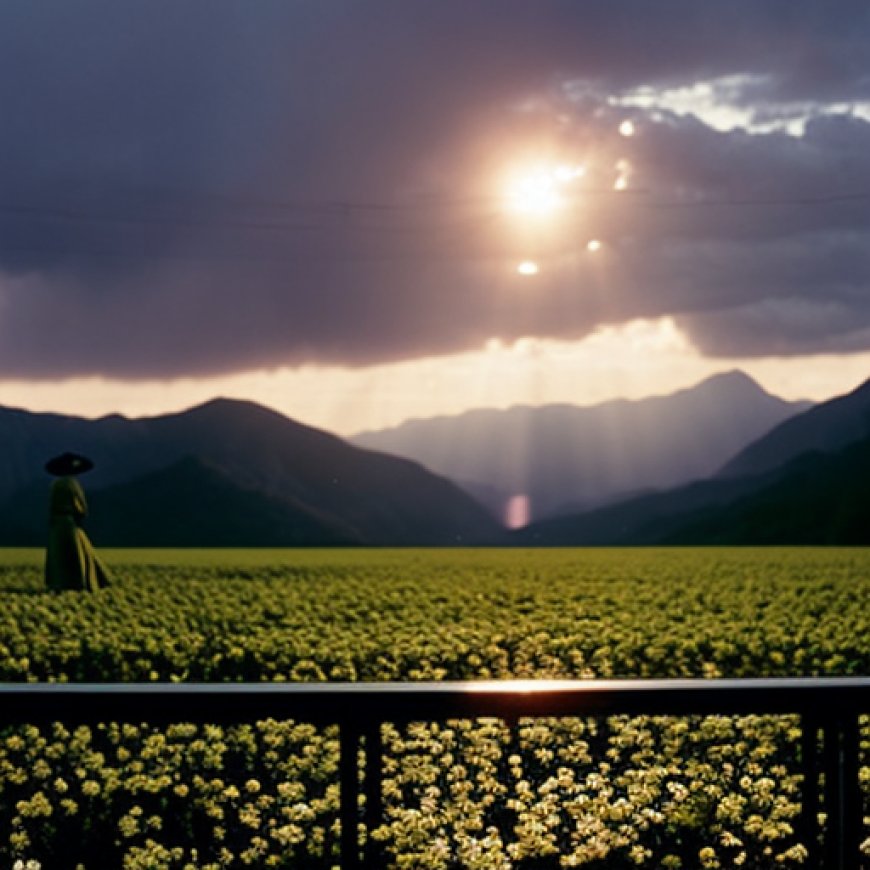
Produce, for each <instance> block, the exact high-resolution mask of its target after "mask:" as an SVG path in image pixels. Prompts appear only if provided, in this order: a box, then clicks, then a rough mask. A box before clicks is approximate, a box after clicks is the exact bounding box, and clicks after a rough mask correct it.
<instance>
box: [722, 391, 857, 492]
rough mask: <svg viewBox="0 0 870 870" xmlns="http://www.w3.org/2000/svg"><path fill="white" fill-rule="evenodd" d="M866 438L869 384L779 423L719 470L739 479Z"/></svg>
mask: <svg viewBox="0 0 870 870" xmlns="http://www.w3.org/2000/svg"><path fill="white" fill-rule="evenodd" d="M868 435H870V381H866V382H865V383H863V384H862V385H861V386H860V387H858V388H857V389H856V390H853V391H852V392H851V393H848V394H847V395H845V396H839V397H837V398H835V399H831V400H830V401H827V402H823V403H822V404H820V405H816V406H815V407H813V408H810V409H809V410H808V411H804V412H803V413H801V414H798V415H796V416H794V417H792V418H791V419H789V420H786V421H784V422H783V423H780V424H779V425H778V426H776V427H775V428H774V429H772V430H771V431H770V432H768V433H767V434H766V435H763V436H762V437H761V438H759V439H758V440H756V441H754V442H753V443H752V444H749V445H747V446H746V447H745V448H744V449H743V450H741V451H740V453H738V454H737V455H736V456H735V457H733V458H732V459H731V461H730V462H728V463H727V464H726V465H725V466H724V467H723V468H722V469H721V471H720V475H721V476H723V477H742V476H745V475H750V474H758V473H760V472H764V471H769V470H770V469H772V468H776V467H777V466H778V465H782V464H783V463H784V462H788V460H790V459H794V458H795V457H797V456H800V455H801V454H802V453H807V452H809V451H812V450H820V451H822V452H831V451H835V450H839V449H840V448H841V447H844V446H846V445H847V444H849V443H851V442H853V441H858V440H860V439H862V438H864V437H866V436H868Z"/></svg>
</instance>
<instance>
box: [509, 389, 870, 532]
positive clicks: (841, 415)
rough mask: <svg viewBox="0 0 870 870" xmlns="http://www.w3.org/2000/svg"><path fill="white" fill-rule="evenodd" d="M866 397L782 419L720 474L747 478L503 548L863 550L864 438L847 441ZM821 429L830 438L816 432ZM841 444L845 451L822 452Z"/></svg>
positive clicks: (550, 526) (581, 520)
mask: <svg viewBox="0 0 870 870" xmlns="http://www.w3.org/2000/svg"><path fill="white" fill-rule="evenodd" d="M868 392H870V391H868V389H867V385H865V386H864V387H862V388H860V389H859V390H856V391H855V392H853V393H851V394H849V395H848V396H845V397H841V398H836V399H832V400H831V401H830V402H825V403H824V404H822V405H819V406H818V407H817V408H814V409H813V410H811V411H808V412H806V413H805V414H802V415H800V416H799V417H797V418H794V419H793V420H791V421H788V422H787V423H785V424H783V425H782V426H780V427H777V429H776V430H774V432H772V433H771V436H770V437H769V438H764V439H762V440H761V441H759V442H758V444H757V445H754V446H753V448H752V449H751V450H749V451H746V453H745V455H744V454H741V456H740V457H737V460H735V461H734V462H733V463H729V466H728V468H729V469H734V468H736V467H738V465H739V464H740V463H743V467H750V468H754V469H757V470H756V471H755V473H752V474H743V475H742V476H736V475H735V474H720V475H718V476H716V477H713V478H710V479H707V480H700V481H695V482H694V483H691V484H689V485H686V486H683V487H677V488H675V489H673V490H667V491H664V492H658V493H651V494H648V495H644V496H640V497H637V498H632V499H627V500H625V501H622V502H619V503H617V504H614V505H610V506H608V507H605V508H602V509H599V510H595V511H588V512H584V513H577V514H574V515H571V516H563V517H558V518H554V519H552V520H548V521H544V522H540V523H535V524H533V525H530V526H528V527H526V528H525V529H521V530H518V531H516V532H514V533H513V534H512V535H511V540H512V542H514V543H517V544H529V545H546V546H576V545H584V544H585V545H590V544H596V545H617V544H843V545H845V544H864V543H870V490H868V489H867V487H866V479H867V472H868V471H870V436H866V437H864V438H859V439H856V438H854V437H850V436H854V434H855V433H856V432H858V431H860V429H861V426H862V420H863V419H864V417H863V414H864V409H865V408H866V407H868V403H870V396H868ZM826 423H827V424H830V426H831V430H832V431H830V432H827V431H825V424H826ZM813 439H815V440H816V442H817V443H819V444H822V445H824V446H825V447H826V448H829V449H828V450H822V449H815V450H810V451H808V452H803V453H801V454H800V455H799V456H796V457H795V456H794V455H793V453H792V451H793V450H794V449H795V445H796V444H799V443H807V442H808V441H809V442H811V441H812V440H813ZM846 439H848V441H850V442H851V443H847V446H845V447H840V448H839V449H830V448H831V445H834V444H836V443H837V442H838V441H843V440H846ZM777 446H778V447H780V448H781V449H782V450H783V451H784V460H783V462H781V463H775V461H774V448H775V447H777ZM738 460H739V462H738ZM749 460H753V461H749Z"/></svg>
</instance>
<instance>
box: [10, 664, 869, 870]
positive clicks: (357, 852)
mask: <svg viewBox="0 0 870 870" xmlns="http://www.w3.org/2000/svg"><path fill="white" fill-rule="evenodd" d="M868 712H870V678H867V677H844V678H785V679H740V680H693V679H687V680H504V681H494V682H449V683H448V682H445V683H207V684H206V683H88V684H85V683H75V684H70V683H20V684H19V683H7V684H0V724H15V723H34V724H38V723H42V722H49V721H54V720H62V721H64V722H69V721H76V722H88V723H91V722H104V721H137V722H138V721H147V722H152V723H155V724H160V723H168V722H181V721H184V722H197V723H205V722H214V723H223V724H229V723H241V722H246V721H254V720H256V719H265V718H269V717H271V718H278V719H300V720H303V721H308V722H312V723H317V724H337V725H338V726H339V729H340V735H341V761H340V786H341V808H340V813H341V836H342V842H341V862H342V868H344V870H355V868H361V867H365V868H375V867H380V866H381V864H380V862H379V859H378V856H377V854H376V845H375V844H374V843H373V841H372V840H371V839H370V838H366V842H365V844H361V842H360V839H359V836H358V814H359V799H358V798H359V783H360V781H361V776H360V774H361V771H360V769H359V750H360V749H361V748H362V749H364V752H365V755H364V758H365V767H364V770H365V774H366V775H365V777H364V779H362V782H363V789H364V792H365V796H366V801H365V811H364V819H363V821H364V823H365V828H366V830H367V831H371V830H372V829H373V828H374V827H376V826H377V825H378V824H379V823H380V821H381V818H382V814H383V806H382V799H381V791H382V789H381V771H382V761H383V758H382V756H383V747H382V738H381V724H382V723H384V722H394V723H407V722H411V721H439V720H445V719H474V718H480V717H494V718H500V719H504V720H506V721H508V722H516V720H517V719H518V718H520V717H536V716H566V717H567V716H609V715H621V714H629V715H672V716H684V715H694V714H700V715H742V714H752V713H757V714H797V715H799V716H800V717H801V721H802V729H803V739H802V743H801V759H802V761H801V763H802V767H803V800H802V810H801V835H802V842H803V843H804V845H805V846H806V847H807V849H808V850H809V852H810V860H809V865H808V866H811V867H821V868H823V870H858V868H860V866H861V863H860V862H861V857H860V854H859V846H860V841H861V831H862V795H861V791H860V783H859V767H860V759H859V752H860V741H859V733H858V719H859V716H860V715H862V714H865V713H868ZM820 811H824V812H825V813H826V816H827V819H826V824H825V826H824V829H823V830H822V829H820V826H819V819H818V815H819V812H820ZM818 844H821V847H820V848H819V846H818Z"/></svg>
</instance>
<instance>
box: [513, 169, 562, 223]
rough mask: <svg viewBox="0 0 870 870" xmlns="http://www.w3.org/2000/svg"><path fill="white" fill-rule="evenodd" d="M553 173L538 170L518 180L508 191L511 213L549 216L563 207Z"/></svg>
mask: <svg viewBox="0 0 870 870" xmlns="http://www.w3.org/2000/svg"><path fill="white" fill-rule="evenodd" d="M561 202H562V200H561V197H560V196H559V191H558V188H557V181H556V178H555V176H554V174H553V173H551V172H547V171H545V170H536V171H534V172H531V173H529V174H528V175H523V176H520V177H518V178H516V179H515V180H514V181H513V182H512V184H511V185H510V187H509V189H508V205H509V206H510V209H511V211H515V212H520V213H522V214H528V215H549V214H552V213H553V212H554V211H556V210H557V209H558V208H559V206H560V205H561Z"/></svg>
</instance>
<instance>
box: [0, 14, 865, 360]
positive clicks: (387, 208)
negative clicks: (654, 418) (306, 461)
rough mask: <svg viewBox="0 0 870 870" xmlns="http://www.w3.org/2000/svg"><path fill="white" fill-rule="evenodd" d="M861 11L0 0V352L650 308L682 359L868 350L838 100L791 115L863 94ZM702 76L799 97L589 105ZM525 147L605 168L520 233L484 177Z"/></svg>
mask: <svg viewBox="0 0 870 870" xmlns="http://www.w3.org/2000/svg"><path fill="white" fill-rule="evenodd" d="M868 37H870V12H868V7H867V5H866V4H865V3H863V2H859V0H855V2H835V3H822V2H818V3H806V2H795V0H776V2H774V0H770V2H761V3H759V2H757V0H752V2H749V0H746V2H734V3H727V4H725V3H717V4H699V3H697V2H696V0H681V2H675V0H664V2H657V3H655V4H651V3H649V2H640V0H638V2H631V0H624V2H621V3H619V4H614V3H612V2H603V0H602V2H582V3H581V2H568V0H565V2H552V0H551V2H539V3H534V4H533V3H528V2H520V0H498V2H495V0H486V2H483V0H478V2H475V0H468V2H458V0H456V2H453V0H450V2H442V3H423V2H419V3H418V2H409V0H402V2H398V0H396V2H387V0H372V2H366V3H351V2H338V0H325V2H294V3H287V2H278V0H272V2H267V0H257V2H253V3H247V4H240V3H229V2H221V0H209V2H205V0H202V2H187V3H177V2H168V0H166V2H163V0H148V2H144V0H143V2H122V3H118V2H85V0H73V2H62V3H61V2H40V3H29V2H23V0H22V2H18V0H11V2H7V3H5V4H3V6H2V8H0V124H2V135H0V192H2V199H0V376H22V377H24V376H36V377H51V376H57V375H60V374H82V373H104V374H112V375H118V376H124V377H145V376H154V375H159V376H170V375H173V374H203V373H209V372H219V371H231V370H234V369H239V368H243V367H252V366H270V365H281V364H297V363H303V362H312V361H315V362H338V363H348V364H353V365H356V364H365V363H370V362H376V361H385V360H390V359H400V358H408V357H413V356H417V355H420V354H431V353H444V352H450V351H455V350H462V349H467V348H469V347H473V346H479V345H480V344H481V343H482V342H484V341H485V340H486V339H487V338H488V337H490V336H493V335H499V336H501V337H504V338H509V337H512V336H517V335H523V334H531V333H535V334H541V335H553V336H561V337H570V336H580V335H583V334H584V333H585V332H587V331H588V330H590V329H592V328H594V327H595V326H596V325H597V324H599V323H602V322H616V321H619V320H624V319H627V318H631V317H637V316H654V315H658V314H675V315H678V316H680V317H681V318H682V320H681V322H682V323H683V324H685V325H686V327H687V328H688V329H689V330H690V332H691V334H692V335H693V336H694V337H695V340H696V341H697V342H698V343H699V345H700V346H701V347H702V348H703V349H704V350H706V351H707V352H709V353H723V354H727V353H733V352H741V353H764V352H771V350H772V348H773V343H775V346H776V352H779V353H799V352H800V353H802V352H807V351H812V350H813V349H817V350H825V349H830V348H832V347H836V348H856V347H861V348H863V347H870V343H868V330H870V292H868V290H870V263H868V257H867V255H866V253H865V252H864V249H865V248H866V244H865V242H866V238H867V232H868V224H870V199H862V198H860V197H856V196H855V194H859V193H862V192H864V193H868V192H870V124H868V123H867V122H866V121H864V120H861V119H860V118H857V117H846V116H842V115H841V116H839V117H830V116H829V117H825V116H823V112H822V110H823V109H824V106H825V104H827V103H836V104H848V103H851V102H853V101H859V100H868V99H870V62H868V60H867V59H866V50H865V49H866V44H867V39H868ZM711 79H715V80H723V81H727V82H728V83H729V84H728V88H729V93H730V97H731V99H732V100H733V102H734V103H735V104H742V105H744V106H747V107H750V108H752V109H754V110H756V112H757V116H758V118H759V119H764V118H767V119H770V118H776V117H778V116H779V115H780V114H783V113H785V114H786V115H789V116H790V115H793V114H794V112H795V111H798V110H800V111H801V112H804V113H806V114H810V115H816V117H815V118H814V119H813V120H811V121H810V122H809V123H808V124H807V127H806V132H805V135H803V136H801V137H795V136H787V135H785V134H784V133H781V132H772V133H767V134H765V135H759V134H749V133H747V132H745V131H741V130H739V129H738V130H732V131H729V132H721V131H717V130H714V129H712V128H711V127H709V126H707V125H705V124H704V123H702V122H701V121H699V120H697V119H695V118H693V117H691V116H687V117H677V116H675V115H673V114H669V113H668V112H667V111H664V110H662V111H659V112H657V113H656V114H655V115H654V116H653V115H651V114H650V113H649V112H647V111H645V110H642V109H637V108H634V109H620V108H618V107H617V106H615V105H614V104H613V102H612V100H611V101H610V102H608V98H619V97H620V96H621V95H624V94H626V93H628V92H630V91H632V90H633V89H637V88H640V87H644V88H650V89H653V92H655V89H657V88H675V87H681V86H689V85H692V84H693V83H696V82H698V81H703V80H711ZM626 115H631V116H633V117H635V118H636V120H637V122H638V135H637V136H636V137H634V138H633V139H631V140H621V139H620V137H619V136H618V135H617V134H616V132H615V131H616V125H617V124H618V122H619V120H620V119H621V118H623V117H625V116H626ZM620 149H621V150H620ZM539 151H544V152H546V153H550V154H552V155H554V156H560V155H561V156H563V157H565V158H566V159H567V158H569V157H573V155H576V154H578V153H586V152H589V153H590V154H599V155H600V154H607V155H609V156H608V157H607V161H609V162H607V161H604V163H602V166H601V167H599V169H597V170H595V171H594V172H590V180H589V184H590V185H591V186H593V187H594V186H596V185H597V189H596V190H594V191H593V192H591V193H590V194H589V197H588V199H587V201H585V202H584V203H583V204H582V207H578V209H577V211H576V214H575V213H572V219H571V221H567V222H563V225H562V226H561V228H559V229H557V230H554V231H553V232H552V233H550V234H544V233H541V234H539V235H533V234H531V233H525V234H523V233H520V232H518V231H517V229H516V222H514V224H512V223H511V221H510V220H509V219H507V218H505V217H504V216H503V215H501V214H500V212H499V208H500V204H499V202H498V192H497V190H495V188H494V183H495V182H496V181H497V175H496V173H497V171H498V169H499V167H500V166H501V165H502V164H503V163H504V162H505V161H506V160H510V159H512V157H513V156H514V155H516V154H523V153H537V152H539ZM623 153H624V155H625V156H626V157H627V159H629V160H630V162H631V166H632V182H633V184H634V183H635V179H637V181H636V184H637V188H638V189H637V190H635V191H634V192H631V193H627V194H624V195H620V196H618V197H617V196H614V195H613V194H606V193H604V192H602V191H603V190H604V189H606V188H608V187H609V186H610V185H611V184H612V182H613V177H612V176H613V162H614V159H615V158H616V157H617V156H618V155H620V154H623ZM605 163H606V165H605ZM602 167H603V168H602ZM595 172H597V173H598V175H596V174H595ZM850 197H851V198H850ZM591 237H600V238H602V239H604V240H605V242H606V245H607V252H606V255H605V257H601V258H599V259H598V261H594V259H593V258H590V257H588V256H584V255H583V253H582V252H583V247H584V245H585V240H586V239H587V238H591ZM522 256H537V257H539V258H541V259H542V263H545V264H546V268H545V269H544V272H543V274H542V275H541V276H539V278H540V280H537V281H536V282H535V286H534V291H533V293H534V295H532V293H530V292H529V289H530V288H529V287H528V286H521V285H520V284H518V281H517V279H516V276H514V275H513V274H512V273H511V267H512V264H513V263H515V262H516V260H517V259H519V258H520V257H522ZM808 312H809V313H808ZM811 312H817V313H818V316H814V315H813V314H812V313H811ZM765 322H767V326H766V327H761V326H759V324H762V323H765Z"/></svg>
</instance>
